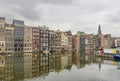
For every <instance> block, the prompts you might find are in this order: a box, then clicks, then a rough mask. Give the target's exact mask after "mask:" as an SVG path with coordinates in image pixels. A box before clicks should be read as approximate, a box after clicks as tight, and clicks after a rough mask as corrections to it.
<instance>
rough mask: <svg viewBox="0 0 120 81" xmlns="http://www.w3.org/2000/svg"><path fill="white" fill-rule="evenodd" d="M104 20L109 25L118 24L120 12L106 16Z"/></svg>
mask: <svg viewBox="0 0 120 81" xmlns="http://www.w3.org/2000/svg"><path fill="white" fill-rule="evenodd" d="M106 19H107V21H108V22H110V23H120V11H117V12H115V13H113V14H110V15H108V16H107V18H106Z"/></svg>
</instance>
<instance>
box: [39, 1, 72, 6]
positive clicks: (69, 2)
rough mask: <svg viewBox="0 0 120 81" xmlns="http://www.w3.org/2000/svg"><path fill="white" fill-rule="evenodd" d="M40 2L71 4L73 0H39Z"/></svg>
mask: <svg viewBox="0 0 120 81" xmlns="http://www.w3.org/2000/svg"><path fill="white" fill-rule="evenodd" d="M39 1H40V2H43V3H47V4H55V5H56V4H57V5H58V4H60V5H61V4H72V3H73V0H39Z"/></svg>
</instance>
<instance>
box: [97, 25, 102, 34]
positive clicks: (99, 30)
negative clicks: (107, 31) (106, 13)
mask: <svg viewBox="0 0 120 81" xmlns="http://www.w3.org/2000/svg"><path fill="white" fill-rule="evenodd" d="M101 34H102V31H101V26H100V24H99V28H98V35H101Z"/></svg>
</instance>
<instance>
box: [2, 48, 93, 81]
mask: <svg viewBox="0 0 120 81" xmlns="http://www.w3.org/2000/svg"><path fill="white" fill-rule="evenodd" d="M94 59H95V58H94V54H93V53H91V52H90V53H88V52H87V53H86V52H85V51H79V52H78V51H77V52H73V53H72V52H71V51H70V50H69V51H64V52H62V53H60V52H50V53H40V52H34V53H24V54H23V53H14V54H2V53H1V54H0V81H2V80H3V81H23V80H24V79H28V80H29V79H31V78H34V77H41V78H45V77H46V76H48V74H49V72H53V71H54V72H57V73H58V74H59V73H60V72H61V71H62V70H64V69H66V70H71V68H72V65H73V64H74V65H76V66H77V68H78V69H79V68H83V67H85V65H86V64H90V63H93V62H95V60H94Z"/></svg>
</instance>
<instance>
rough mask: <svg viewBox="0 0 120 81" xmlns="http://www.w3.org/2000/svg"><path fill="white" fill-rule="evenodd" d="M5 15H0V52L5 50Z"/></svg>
mask: <svg viewBox="0 0 120 81" xmlns="http://www.w3.org/2000/svg"><path fill="white" fill-rule="evenodd" d="M4 25H5V17H0V52H5V27H4Z"/></svg>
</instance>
